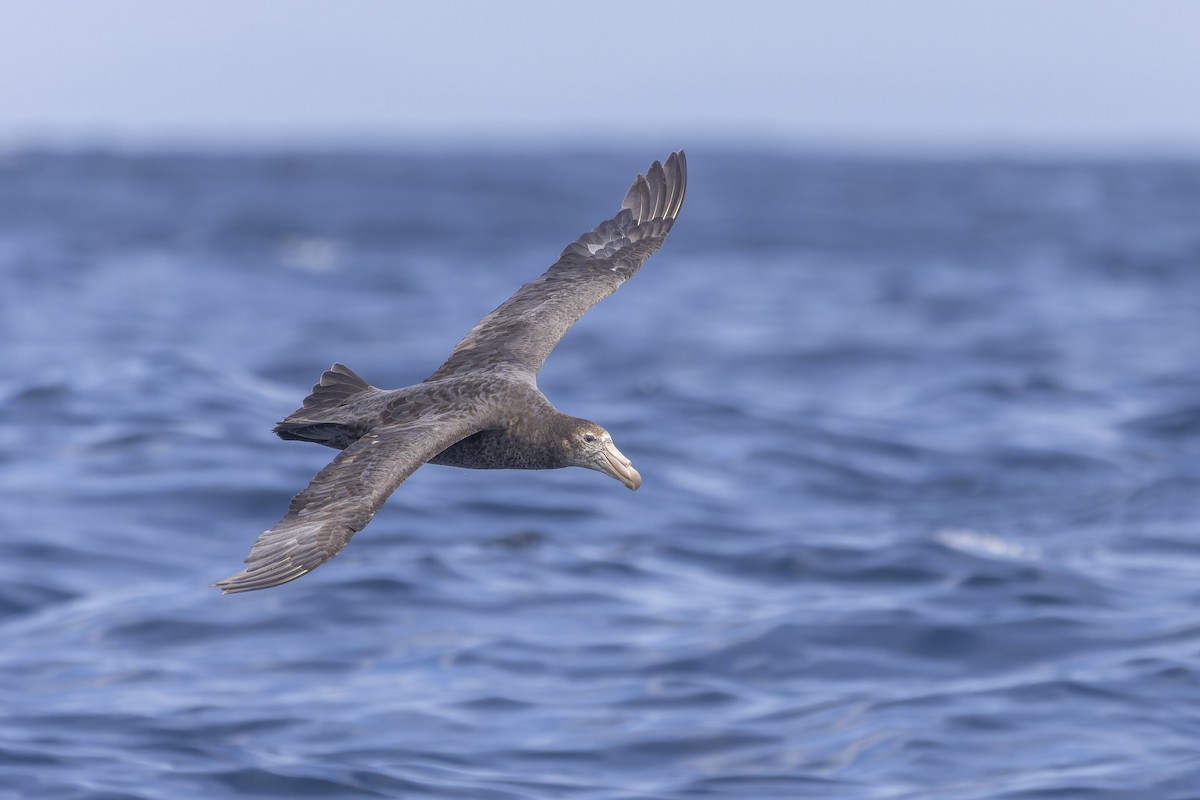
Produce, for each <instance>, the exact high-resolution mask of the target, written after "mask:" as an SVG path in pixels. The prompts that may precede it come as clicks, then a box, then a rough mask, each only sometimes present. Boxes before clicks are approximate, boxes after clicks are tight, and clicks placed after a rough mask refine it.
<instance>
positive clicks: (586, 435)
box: [583, 433, 596, 442]
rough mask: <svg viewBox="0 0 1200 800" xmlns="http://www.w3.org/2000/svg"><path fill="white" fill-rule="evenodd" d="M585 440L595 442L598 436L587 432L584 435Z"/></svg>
mask: <svg viewBox="0 0 1200 800" xmlns="http://www.w3.org/2000/svg"><path fill="white" fill-rule="evenodd" d="M583 440H584V441H585V442H594V441H596V437H595V436H593V435H592V434H590V433H585V434H584V435H583Z"/></svg>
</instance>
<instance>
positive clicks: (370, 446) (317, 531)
mask: <svg viewBox="0 0 1200 800" xmlns="http://www.w3.org/2000/svg"><path fill="white" fill-rule="evenodd" d="M481 427H482V426H480V425H478V424H476V423H475V422H474V420H472V419H470V418H469V417H463V416H456V415H454V414H442V415H433V414H424V415H421V416H419V417H416V418H414V419H412V420H409V421H402V422H395V423H391V424H388V425H384V426H381V427H379V428H376V429H375V430H373V431H371V432H370V433H367V434H366V435H364V436H363V437H362V438H361V439H359V440H358V441H357V442H355V443H354V444H352V445H350V446H349V447H347V448H346V449H345V450H343V451H342V452H341V454H340V455H338V457H337V458H335V459H333V461H331V462H330V463H329V465H328V466H327V467H325V469H323V470H321V471H320V472H318V473H317V475H316V477H314V478H313V479H312V482H311V483H309V484H308V488H306V489H305V490H304V491H302V492H300V494H298V495H296V496H295V497H293V498H292V504H291V506H290V507H289V508H288V512H287V514H285V515H284V517H283V519H281V520H280V521H279V524H277V525H276V526H275V527H274V528H271V530H269V531H266V532H265V533H263V534H261V535H260V536H259V537H258V540H257V541H256V542H255V543H254V546H253V547H252V548H251V550H250V555H249V556H248V557H247V558H246V563H247V564H249V566H248V567H246V569H244V570H242V571H241V572H239V573H237V574H236V575H231V576H229V577H228V578H226V579H224V580H222V581H218V582H217V583H216V584H214V585H215V586H216V587H217V588H219V589H221V591H223V592H225V593H226V594H230V593H232V592H248V591H251V590H254V589H266V588H268V587H270V586H278V585H279V584H281V583H287V582H288V581H291V580H295V579H296V578H299V577H300V576H301V575H304V574H305V573H308V572H311V571H312V570H314V569H316V568H317V567H319V566H320V565H321V564H324V563H325V562H326V561H328V560H329V559H331V558H333V557H334V556H336V555H337V554H338V553H340V552H342V549H343V548H345V546H346V543H347V542H349V541H350V538H351V537H352V536H354V534H356V533H358V532H359V531H360V530H362V529H363V528H364V527H365V526H366V524H367V523H368V522H370V521H371V518H372V517H374V516H375V512H376V511H378V510H379V509H380V507H381V506H382V505H383V503H384V501H385V500H387V499H388V496H389V495H391V493H392V492H394V491H396V488H397V487H398V486H399V485H400V484H401V483H403V482H404V480H405V479H406V478H407V477H408V476H409V475H411V474H413V473H414V472H416V470H417V468H418V467H420V466H421V465H422V464H424V463H425V462H426V461H428V460H429V459H431V458H433V457H434V456H435V455H437V454H438V453H440V452H441V451H442V450H445V449H446V448H447V447H449V446H450V445H452V444H454V443H455V442H457V441H459V440H460V439H463V438H465V437H467V436H469V435H471V434H472V433H475V432H476V431H478V430H480V429H481Z"/></svg>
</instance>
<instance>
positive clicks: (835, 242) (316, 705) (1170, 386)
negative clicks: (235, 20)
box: [0, 149, 1200, 800]
mask: <svg viewBox="0 0 1200 800" xmlns="http://www.w3.org/2000/svg"><path fill="white" fill-rule="evenodd" d="M665 155H666V153H665V152H662V153H659V152H644V153H633V152H621V153H609V154H594V153H593V154H588V153H578V154H536V155H535V154H510V155H503V154H495V153H493V154H486V155H485V154H480V155H469V154H459V155H454V154H440V155H431V154H428V153H397V154H380V153H374V154H341V155H336V154H329V155H311V154H309V155H302V154H301V155H279V156H271V155H256V156H250V155H244V156H232V155H231V156H218V155H182V154H175V155H170V154H160V155H143V156H131V155H114V154H105V153H100V152H97V153H80V154H75V155H64V154H50V153H36V152H27V153H15V154H13V153H10V154H7V155H5V156H4V157H3V160H0V357H2V360H0V365H2V367H3V370H2V372H0V797H5V798H7V797H13V798H46V799H47V800H84V799H85V798H86V799H87V800H92V799H93V798H95V799H99V798H104V799H105V800H116V799H117V798H121V799H122V800H134V799H135V798H137V799H139V800H140V799H150V798H155V799H157V798H164V799H168V800H176V799H180V800H189V799H190V798H197V799H199V798H204V799H205V800H208V799H209V798H216V797H220V798H297V797H320V798H391V797H402V798H452V799H455V800H458V799H460V798H461V799H462V800H474V799H475V798H479V799H481V800H482V799H484V798H486V799H487V800H518V799H520V800H542V799H543V798H571V799H572V800H574V799H575V798H581V799H586V800H617V799H618V798H622V799H629V800H632V799H634V798H638V799H645V800H665V799H666V798H740V799H744V798H751V799H753V798H852V799H853V798H932V799H934V800H949V799H950V798H954V799H955V800H974V799H982V798H1006V799H1007V798H1105V799H1106V800H1109V799H1115V798H1138V799H1141V798H1156V799H1158V800H1163V799H1168V798H1197V797H1200V164H1195V163H1170V162H1145V163H1143V162H1137V161H1125V162H1113V163H1103V162H1097V163H1090V162H1082V161H1081V162H1061V163H1060V162H1054V161H1028V162H1022V161H995V160H993V161H972V160H958V161H945V160H943V161H921V160H905V161H895V160H888V159H869V158H859V159H837V158H818V157H807V158H806V157H785V156H779V155H771V154H765V153H742V154H738V153H730V152H708V151H704V150H695V149H693V150H690V151H689V162H690V173H691V174H690V181H689V193H688V197H687V202H686V203H685V205H684V208H683V212H682V214H681V216H680V220H679V223H678V224H677V225H676V227H675V230H674V231H673V232H672V234H671V236H670V238H669V240H668V242H667V243H666V246H665V247H664V248H663V249H662V250H661V251H660V252H659V253H658V254H657V255H656V256H655V257H654V258H652V259H651V260H650V261H649V262H648V263H647V264H646V265H645V266H644V267H643V269H642V271H641V273H639V274H638V275H637V276H636V277H635V278H634V279H633V280H632V281H630V282H629V283H628V284H626V285H625V286H624V287H622V288H621V290H620V291H619V292H618V293H617V294H615V295H614V296H613V297H611V298H609V299H608V300H606V301H604V302H603V303H602V304H601V305H600V306H598V307H597V308H595V309H594V310H593V311H592V312H590V313H589V314H588V315H587V316H586V317H585V318H584V319H583V320H582V321H581V322H580V323H579V324H578V325H577V326H576V327H575V329H574V330H572V331H571V332H570V333H569V334H568V335H567V337H566V338H565V339H564V341H563V342H562V344H561V345H560V346H559V348H558V350H556V352H555V353H554V354H553V355H552V357H551V358H550V360H549V362H548V363H547V365H546V368H545V369H544V370H543V372H542V375H541V386H542V389H543V390H544V391H545V392H546V394H547V395H548V396H549V397H550V398H551V400H552V401H554V402H555V403H556V405H558V406H559V407H560V408H561V409H563V410H564V411H566V412H568V413H571V414H575V415H578V416H584V417H588V418H591V419H594V420H596V421H598V422H600V423H601V424H602V425H604V426H606V427H607V428H608V429H609V430H610V431H612V433H613V436H614V438H615V440H616V442H617V444H618V445H619V446H620V447H621V449H622V450H623V451H624V452H625V453H626V455H628V456H629V457H630V458H631V459H632V460H633V462H634V464H635V466H637V467H638V469H639V470H640V471H641V473H642V475H643V478H644V485H643V487H642V489H641V490H640V491H638V492H636V493H631V492H629V491H627V490H626V489H624V488H623V487H622V486H620V485H619V484H618V483H616V482H615V481H613V480H611V479H608V478H606V477H604V476H602V475H599V474H597V473H593V472H588V471H585V470H578V469H576V470H562V471H556V472H476V471H465V470H455V469H451V468H446V467H436V466H430V467H426V468H423V469H421V470H420V471H418V472H417V474H416V475H414V476H413V477H412V478H411V479H410V480H409V481H408V482H407V483H406V484H404V486H402V487H401V489H400V490H399V491H398V492H397V493H396V494H395V495H394V496H393V497H392V499H391V501H390V502H389V504H388V505H387V506H386V507H385V509H384V510H383V511H382V512H381V513H380V514H379V515H378V516H377V517H376V519H375V521H374V522H373V523H372V524H371V525H370V526H369V527H368V528H367V529H366V530H365V531H363V532H362V533H360V534H359V535H358V536H357V537H356V538H355V540H354V541H353V542H352V543H351V545H350V547H349V548H347V550H346V551H345V552H344V553H343V554H342V555H341V556H340V557H338V558H337V559H335V560H333V561H331V562H330V563H328V564H327V565H325V566H323V567H322V568H320V569H319V570H317V571H316V572H314V573H312V574H311V575H308V576H306V577H304V578H303V579H301V580H299V581H296V582H294V583H291V584H288V585H286V586H283V587H280V588H277V589H272V590H269V591H264V592H257V593H251V594H247V595H237V596H230V597H223V596H221V595H220V594H219V593H218V592H217V591H215V590H214V589H212V588H210V586H209V584H211V583H212V581H214V580H216V579H219V578H222V577H224V576H226V575H228V574H230V573H232V572H234V571H236V570H237V569H238V568H239V567H240V564H241V560H242V558H243V557H244V556H245V554H246V552H247V551H248V549H249V546H250V544H251V543H252V541H253V540H254V538H255V536H256V535H257V534H258V533H259V532H260V531H262V530H264V529H266V528H268V527H270V526H271V525H272V524H274V522H275V521H276V520H277V519H278V517H279V516H280V515H281V514H282V513H283V511H284V510H285V509H286V507H287V502H288V499H289V498H290V496H291V495H292V494H293V493H294V492H296V491H298V490H299V489H300V488H301V487H303V486H304V484H305V483H306V482H307V481H308V479H309V478H310V477H311V475H312V474H313V473H314V472H316V471H317V470H318V469H319V468H320V467H321V466H322V465H323V464H324V463H325V462H326V461H327V460H328V458H329V457H330V456H331V455H332V454H333V452H332V451H330V450H327V449H324V448H319V447H316V446H312V445H306V444H303V443H295V442H282V441H279V440H277V439H275V438H274V437H273V436H272V434H271V426H272V425H273V424H274V423H275V421H277V420H278V419H280V418H281V417H282V416H283V415H285V414H287V413H288V412H289V411H291V410H292V409H293V408H295V407H296V406H297V405H298V404H299V402H300V400H301V399H302V398H303V397H304V395H305V394H307V392H308V389H309V387H310V385H311V384H312V383H313V382H314V381H315V380H316V378H317V377H318V376H319V374H320V372H321V371H322V370H323V369H325V368H327V367H328V366H329V365H330V364H331V363H332V362H334V361H342V362H345V363H346V364H348V365H350V366H351V367H352V368H353V369H355V370H356V371H358V372H359V373H360V374H362V375H363V376H364V377H365V378H367V379H368V380H370V381H371V382H373V383H375V384H376V385H379V386H384V387H396V386H404V385H408V384H410V383H414V382H416V381H419V380H421V379H422V378H424V377H425V376H426V375H427V374H429V373H430V372H431V371H432V370H433V369H434V368H435V367H436V366H437V365H438V364H439V363H440V362H441V360H442V359H443V358H444V357H445V355H446V354H447V353H448V352H449V350H450V348H451V347H452V346H453V345H454V343H455V342H457V341H458V339H459V338H460V337H461V336H462V335H463V334H464V333H465V332H466V331H467V330H468V329H469V328H470V327H471V326H472V325H473V324H474V323H475V322H476V321H477V320H478V319H479V318H480V317H481V316H483V314H485V313H486V312H488V311H489V310H491V309H492V308H493V307H494V306H496V305H497V304H499V303H500V302H501V301H503V300H504V299H505V298H506V297H507V296H508V295H509V293H511V292H512V291H513V290H515V289H516V287H517V286H519V285H520V284H521V283H523V282H525V281H527V280H529V279H531V278H533V277H534V276H536V275H537V274H539V273H540V272H541V271H542V270H543V269H544V268H545V267H546V266H548V265H549V264H550V263H551V262H552V261H553V260H554V258H555V257H556V256H557V254H558V253H559V251H560V250H561V249H562V247H563V246H565V245H566V244H567V243H568V242H570V241H571V240H573V239H574V238H575V237H576V236H577V235H578V234H580V233H581V232H583V231H584V230H587V229H589V228H591V227H592V226H593V225H594V224H595V223H597V222H598V221H600V220H601V219H604V218H606V217H608V216H609V215H611V214H612V213H613V212H614V211H615V209H616V207H617V205H618V203H619V201H620V199H621V197H622V196H623V193H624V190H625V188H626V186H627V185H628V182H629V180H630V179H631V178H632V176H633V175H634V173H635V172H637V171H639V170H644V169H645V167H646V165H647V164H648V163H649V161H650V160H651V159H652V158H655V157H659V158H661V157H663V156H665Z"/></svg>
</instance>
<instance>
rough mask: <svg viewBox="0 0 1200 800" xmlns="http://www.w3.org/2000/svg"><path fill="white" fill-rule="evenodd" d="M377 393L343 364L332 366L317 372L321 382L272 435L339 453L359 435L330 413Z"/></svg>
mask: <svg viewBox="0 0 1200 800" xmlns="http://www.w3.org/2000/svg"><path fill="white" fill-rule="evenodd" d="M378 391H379V390H378V389H376V388H375V387H374V386H372V385H371V384H369V383H367V382H366V381H364V380H363V379H362V378H360V377H359V376H358V375H356V374H354V371H353V370H352V369H350V368H349V367H347V366H346V365H345V364H334V365H333V366H332V367H330V368H329V369H327V370H325V371H324V372H323V373H321V380H320V381H319V382H318V383H317V384H316V385H314V386H313V388H312V394H310V395H309V396H308V397H306V398H304V403H303V405H301V406H300V407H299V408H298V409H296V410H295V411H293V412H292V413H291V414H288V415H287V416H286V417H284V418H283V421H282V422H280V423H279V424H278V425H276V426H275V433H276V435H278V436H279V438H281V439H293V440H299V441H305V442H316V443H317V444H323V445H326V446H328V447H336V448H338V449H339V450H340V449H342V448H344V447H346V446H347V445H348V444H349V443H350V442H352V441H354V440H355V439H357V438H358V436H359V433H360V432H358V431H354V430H351V428H350V426H347V425H344V424H342V423H341V421H340V420H337V419H336V417H334V412H335V411H336V410H337V409H338V408H339V407H340V406H341V405H342V404H343V403H345V402H346V401H347V400H349V399H350V398H352V397H355V396H357V395H360V394H362V393H363V392H378ZM331 417H334V418H331Z"/></svg>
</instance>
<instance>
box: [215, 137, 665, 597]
mask: <svg viewBox="0 0 1200 800" xmlns="http://www.w3.org/2000/svg"><path fill="white" fill-rule="evenodd" d="M686 187H687V161H686V160H685V158H684V154H683V151H682V150H680V151H679V152H677V153H672V154H671V155H670V156H669V157H668V158H667V161H666V165H665V166H664V165H662V164H659V162H657V161H655V162H654V163H653V164H652V165H651V166H650V169H649V170H648V171H647V173H646V175H645V176H642V175H638V176H637V178H636V179H635V180H634V182H633V185H632V186H630V187H629V191H628V192H627V193H626V195H625V200H624V202H622V204H621V210H620V211H619V212H618V213H617V215H616V216H615V217H613V218H612V219H610V220H606V221H604V222H602V223H601V224H600V225H599V226H597V227H596V228H595V230H592V231H590V232H588V233H585V234H584V235H583V236H581V237H579V239H577V240H576V241H575V242H573V243H572V244H570V245H569V246H568V247H567V248H566V249H565V250H564V251H563V252H562V255H561V256H559V259H558V261H557V262H555V264H554V265H553V266H551V267H550V269H548V270H546V272H545V273H543V274H542V276H541V277H539V278H538V279H537V280H534V281H532V282H530V283H527V284H525V285H524V286H522V287H521V288H520V289H519V290H518V291H517V292H516V294H514V295H513V296H512V297H510V298H509V299H508V300H507V301H505V302H504V304H503V305H501V306H500V307H499V308H497V309H496V310H495V311H493V312H492V313H490V314H488V315H487V316H486V317H484V318H483V319H482V320H481V321H480V322H479V324H478V325H476V326H475V327H474V328H472V329H471V331H470V333H468V334H467V335H466V337H464V338H463V340H462V341H461V342H459V344H458V346H457V347H455V348H454V350H453V351H452V352H451V353H450V357H449V358H447V359H446V362H445V363H444V364H442V366H441V367H439V368H438V369H437V371H436V372H434V373H433V374H432V375H430V376H429V377H428V378H426V379H425V381H423V382H422V383H419V384H416V385H415V386H409V387H407V388H404V389H394V390H390V391H385V390H382V389H377V388H375V387H373V386H370V385H369V384H368V383H367V382H366V381H364V380H363V379H362V378H360V377H358V376H357V375H355V374H354V373H353V372H352V371H351V370H350V369H348V368H347V367H345V366H343V365H341V364H334V365H333V367H332V368H330V369H329V370H327V371H326V372H325V373H324V374H322V375H321V381H320V383H318V384H317V385H316V386H314V387H313V391H312V394H310V395H309V396H308V398H306V399H305V401H304V404H303V405H302V406H301V407H300V408H299V409H297V410H296V411H294V412H293V413H292V414H290V415H288V416H287V417H286V418H285V419H284V420H283V421H282V422H280V423H279V424H278V425H277V426H276V427H275V432H276V433H277V434H278V435H279V436H280V437H281V438H284V439H296V440H301V441H309V442H316V443H318V444H323V445H326V446H328V447H333V448H336V449H338V450H341V451H342V452H341V453H340V454H338V456H337V457H336V458H334V459H333V461H331V462H330V463H329V465H328V466H326V467H325V468H324V469H323V470H321V471H320V472H318V473H317V475H316V477H314V478H313V480H312V482H311V483H310V484H309V485H308V487H307V488H305V489H304V491H302V492H300V493H299V494H298V495H296V496H295V497H294V498H292V502H291V505H290V507H289V508H288V512H287V514H285V515H284V517H283V519H281V520H280V521H279V523H278V524H277V525H275V527H273V528H271V530H269V531H266V532H265V533H263V534H262V535H260V536H259V537H258V540H257V541H256V542H255V543H254V546H253V547H252V548H251V550H250V555H249V556H248V557H247V558H246V563H247V564H248V565H249V566H247V567H246V569H244V570H243V571H241V572H239V573H237V574H236V575H232V576H230V577H228V578H226V579H224V580H222V581H218V582H217V583H216V584H215V585H216V586H217V587H219V588H220V589H221V590H222V591H224V592H226V593H231V592H246V591H251V590H253V589H265V588H267V587H270V586H277V585H279V584H281V583H286V582H288V581H291V580H294V579H296V578H298V577H300V576H301V575H304V574H305V573H307V572H310V571H312V570H313V569H315V568H316V567H318V566H320V565H321V564H323V563H325V562H326V561H328V560H329V559H331V558H333V557H334V556H336V555H337V554H338V553H340V552H341V551H342V549H343V548H345V546H346V543H347V542H349V541H350V538H351V537H352V536H354V534H355V533H357V532H358V531H360V530H362V529H363V527H365V526H366V524H367V523H368V522H370V521H371V518H372V517H373V516H375V513H376V512H377V511H378V510H379V509H380V508H381V507H382V506H383V503H384V501H386V500H387V498H388V497H389V496H390V495H391V493H392V492H394V491H395V490H396V488H397V487H398V486H399V485H400V484H401V483H403V482H404V480H405V479H406V478H407V477H408V476H409V475H411V474H412V473H413V472H415V471H416V470H417V469H418V468H419V467H420V466H421V465H422V464H425V463H427V462H428V463H432V464H445V465H449V466H456V467H465V468H468V469H557V468H560V467H569V466H580V467H587V468H589V469H595V470H597V471H600V472H604V473H605V474H608V475H610V476H612V477H613V478H616V479H617V480H619V481H621V482H622V483H624V484H625V485H626V486H628V487H629V488H630V489H637V488H638V486H640V485H641V476H640V475H639V474H638V472H637V470H635V469H633V466H632V465H631V464H630V463H629V459H627V458H625V457H624V456H623V455H622V454H621V452H620V451H619V450H618V449H617V448H616V446H615V445H613V443H612V438H611V437H610V436H609V434H608V432H607V431H605V430H604V429H603V428H601V427H600V426H599V425H597V424H595V423H594V422H589V421H588V420H583V419H578V418H576V417H571V416H568V415H566V414H563V413H561V412H559V411H558V410H557V409H555V408H554V406H552V405H551V404H550V401H549V400H547V399H546V397H545V396H544V395H543V394H542V393H541V392H540V391H538V388H537V373H538V370H539V369H541V366H542V364H543V363H544V362H545V360H546V357H547V356H548V355H549V354H550V351H551V350H553V349H554V346H555V345H556V344H558V341H559V340H560V339H561V338H562V336H563V334H564V333H566V332H567V330H568V329H569V328H570V327H571V326H572V325H574V324H575V322H576V321H577V320H578V319H579V318H580V317H581V316H583V314H584V313H585V312H586V311H587V310H588V309H589V308H591V307H592V306H594V305H595V304H596V303H598V302H600V301H601V300H603V299H604V298H605V297H607V296H608V295H610V294H612V293H613V292H614V291H616V289H617V287H618V286H620V285H621V284H622V283H624V282H625V281H626V280H628V279H629V278H630V277H631V276H632V275H633V274H634V273H635V272H637V270H638V268H639V267H640V266H641V265H642V263H643V262H644V261H645V260H646V259H647V258H649V257H650V256H651V254H653V253H654V251H655V250H657V249H658V248H659V247H661V246H662V243H663V239H665V238H666V235H667V232H668V231H670V230H671V225H672V224H673V223H674V222H675V218H676V216H677V215H678V214H679V209H680V207H681V206H682V204H683V196H684V191H685V189H686Z"/></svg>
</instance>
